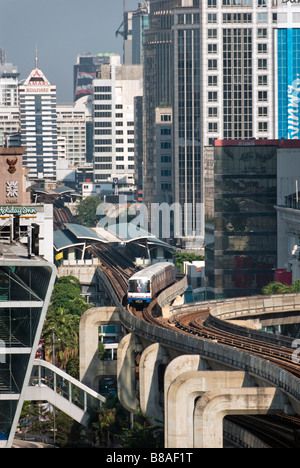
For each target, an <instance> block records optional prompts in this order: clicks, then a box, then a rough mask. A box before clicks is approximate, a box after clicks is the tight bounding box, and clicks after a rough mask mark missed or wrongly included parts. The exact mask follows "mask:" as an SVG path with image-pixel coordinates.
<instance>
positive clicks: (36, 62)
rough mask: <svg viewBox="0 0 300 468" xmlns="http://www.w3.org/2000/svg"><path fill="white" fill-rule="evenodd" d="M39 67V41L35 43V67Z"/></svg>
mask: <svg viewBox="0 0 300 468" xmlns="http://www.w3.org/2000/svg"><path fill="white" fill-rule="evenodd" d="M37 67H38V49H37V42H36V43H35V68H37Z"/></svg>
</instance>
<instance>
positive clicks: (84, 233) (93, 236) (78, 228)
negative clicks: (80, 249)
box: [64, 223, 108, 244]
mask: <svg viewBox="0 0 300 468" xmlns="http://www.w3.org/2000/svg"><path fill="white" fill-rule="evenodd" d="M64 226H65V227H66V229H67V230H69V231H70V232H71V233H72V234H73V235H74V236H75V237H76V238H77V239H78V240H79V239H88V240H92V241H98V242H103V243H105V244H107V243H108V240H107V239H106V238H105V237H103V236H101V235H100V234H98V233H97V232H96V231H94V230H93V229H91V228H88V227H86V226H82V225H81V224H75V223H65V224H64Z"/></svg>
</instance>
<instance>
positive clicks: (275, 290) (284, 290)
mask: <svg viewBox="0 0 300 468" xmlns="http://www.w3.org/2000/svg"><path fill="white" fill-rule="evenodd" d="M299 292H300V280H295V281H294V282H293V284H291V285H290V284H283V283H280V282H279V281H273V282H271V283H269V284H267V285H266V286H265V287H264V288H263V289H262V293H263V294H266V295H271V294H291V293H299Z"/></svg>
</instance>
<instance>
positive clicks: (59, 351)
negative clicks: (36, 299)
mask: <svg viewBox="0 0 300 468" xmlns="http://www.w3.org/2000/svg"><path fill="white" fill-rule="evenodd" d="M79 320H80V317H79V316H78V315H73V314H70V313H68V311H67V310H66V309H64V308H63V307H59V308H58V309H56V308H51V309H50V310H49V312H48V316H47V320H46V322H45V325H44V329H43V337H44V339H45V347H46V350H48V354H49V357H50V359H52V360H53V357H54V358H55V364H56V365H57V366H58V367H60V368H61V369H64V370H65V369H66V366H67V364H68V362H69V360H70V359H71V358H74V357H76V356H77V355H78V342H79V339H78V335H79ZM53 341H54V346H53ZM53 349H55V356H53Z"/></svg>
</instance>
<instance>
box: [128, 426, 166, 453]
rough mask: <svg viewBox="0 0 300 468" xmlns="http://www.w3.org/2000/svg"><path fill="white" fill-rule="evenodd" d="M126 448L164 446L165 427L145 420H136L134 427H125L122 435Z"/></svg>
mask: <svg viewBox="0 0 300 468" xmlns="http://www.w3.org/2000/svg"><path fill="white" fill-rule="evenodd" d="M121 440H122V441H123V444H124V447H125V448H156V449H158V448H163V429H162V428H161V427H158V426H153V425H150V424H149V423H148V422H147V421H146V419H145V420H144V422H143V421H142V422H135V423H134V425H133V429H128V428H125V429H124V430H123V435H122V436H121Z"/></svg>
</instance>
